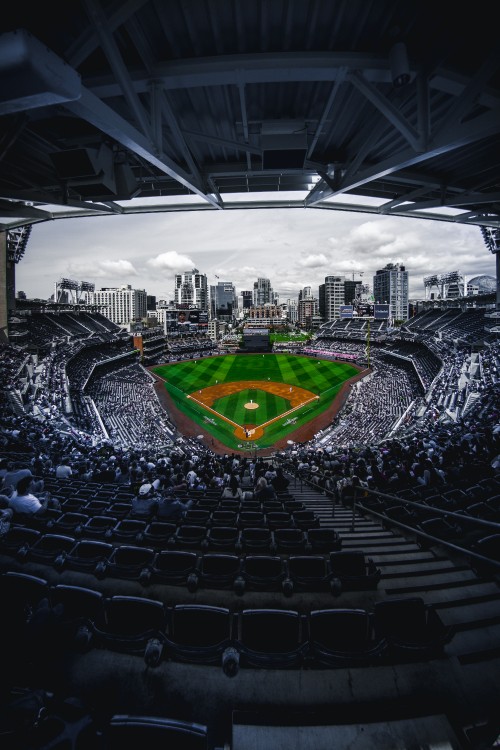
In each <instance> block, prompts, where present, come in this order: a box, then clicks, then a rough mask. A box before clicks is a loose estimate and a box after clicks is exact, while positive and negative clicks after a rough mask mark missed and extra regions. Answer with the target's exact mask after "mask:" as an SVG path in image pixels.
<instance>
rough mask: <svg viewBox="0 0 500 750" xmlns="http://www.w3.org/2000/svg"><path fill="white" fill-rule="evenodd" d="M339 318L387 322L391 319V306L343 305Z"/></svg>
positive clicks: (366, 303) (368, 304) (371, 303)
mask: <svg viewBox="0 0 500 750" xmlns="http://www.w3.org/2000/svg"><path fill="white" fill-rule="evenodd" d="M339 317H340V318H341V319H345V318H368V319H375V320H387V319H388V318H389V305H387V304H373V302H359V303H358V304H356V305H341V306H340V308H339Z"/></svg>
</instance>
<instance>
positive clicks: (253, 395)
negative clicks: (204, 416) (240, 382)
mask: <svg viewBox="0 0 500 750" xmlns="http://www.w3.org/2000/svg"><path fill="white" fill-rule="evenodd" d="M252 401H253V403H256V404H258V405H259V406H258V408H257V409H247V408H246V406H245V404H248V403H250V402H252ZM212 408H213V409H215V411H218V412H219V413H220V414H224V415H225V416H226V417H227V418H228V419H231V420H232V421H233V422H236V424H240V425H242V424H247V425H248V424H252V425H261V424H264V423H265V422H269V420H270V419H274V418H275V417H277V416H278V414H283V413H284V412H285V411H288V409H290V402H289V401H287V400H286V399H284V398H280V396H275V395H274V394H273V393H267V392H266V391H260V390H256V389H255V388H245V389H244V390H243V391H239V392H238V393H233V394H232V395H231V396H225V397H224V398H219V399H217V401H216V402H215V403H214V405H213V407H212Z"/></svg>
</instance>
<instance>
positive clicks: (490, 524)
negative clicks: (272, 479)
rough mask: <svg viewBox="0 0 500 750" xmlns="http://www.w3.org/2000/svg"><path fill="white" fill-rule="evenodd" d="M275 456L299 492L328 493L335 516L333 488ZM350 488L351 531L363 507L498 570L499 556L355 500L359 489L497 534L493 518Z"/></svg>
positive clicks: (499, 528) (499, 526) (498, 526)
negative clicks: (310, 489) (478, 516)
mask: <svg viewBox="0 0 500 750" xmlns="http://www.w3.org/2000/svg"><path fill="white" fill-rule="evenodd" d="M275 460H280V461H281V462H282V463H283V468H284V470H286V471H287V472H288V473H289V474H292V475H293V476H294V478H295V487H297V483H299V485H300V492H302V490H303V485H304V484H307V485H308V486H309V487H311V488H312V489H314V490H316V491H317V492H323V493H325V495H326V496H328V497H330V498H331V499H332V518H335V505H336V503H337V502H339V499H338V497H337V493H336V491H331V490H326V489H325V488H322V487H319V486H318V485H317V484H315V483H314V482H312V481H310V480H309V479H308V478H307V477H304V476H300V475H297V473H296V472H295V471H294V469H293V467H291V466H290V464H289V463H288V462H287V461H286V460H284V459H283V458H282V457H280V456H275ZM352 489H353V495H352V508H351V510H352V516H351V531H352V532H353V531H355V530H356V516H357V514H356V510H357V509H358V508H360V509H362V510H363V512H364V513H369V514H370V515H372V516H375V517H376V518H380V519H382V520H383V521H384V522H386V523H388V524H390V525H391V526H396V527H397V528H400V529H402V530H404V531H406V532H409V533H411V534H412V535H413V536H416V537H417V538H418V539H425V540H426V541H428V542H432V543H433V544H439V545H441V546H443V547H446V548H447V549H449V550H452V551H453V552H457V553H459V554H460V555H462V556H465V557H467V558H469V559H471V558H472V559H474V560H477V561H479V562H482V563H487V564H488V565H490V566H492V567H494V568H497V569H498V571H499V572H500V560H495V559H493V558H491V557H485V556H484V555H480V554H479V553H477V552H474V551H473V550H471V549H469V548H468V547H461V546H460V545H458V544H455V543H454V542H450V541H448V540H446V539H443V538H442V537H438V536H433V535H432V534H427V533H426V532H425V531H423V530H422V529H419V528H418V527H415V526H410V525H408V524H405V523H403V522H402V521H398V520H396V519H394V518H391V517H390V516H387V515H385V514H384V513H383V512H381V511H377V510H374V509H373V508H370V507H369V506H367V505H363V503H362V502H360V500H359V496H360V494H361V493H362V494H363V495H364V496H366V495H373V496H374V497H379V498H381V499H383V500H390V501H391V502H392V503H398V504H400V505H401V506H402V507H405V508H414V509H416V510H424V511H426V512H429V511H432V513H433V514H436V515H438V516H442V517H443V518H447V519H449V518H453V519H455V520H456V521H457V522H460V524H463V523H464V522H465V523H467V524H470V525H471V526H475V527H477V528H485V529H489V530H490V532H491V534H500V523H495V522H494V521H486V520H485V519H482V518H476V517H475V516H467V515H466V514H465V513H456V512H455V511H451V510H443V509H442V508H437V507H434V506H432V505H425V504H424V503H419V502H415V501H414V500H408V499H406V498H402V497H399V496H398V495H390V494H388V493H385V492H381V491H380V490H371V489H368V488H366V487H358V486H356V485H354V486H353V487H352Z"/></svg>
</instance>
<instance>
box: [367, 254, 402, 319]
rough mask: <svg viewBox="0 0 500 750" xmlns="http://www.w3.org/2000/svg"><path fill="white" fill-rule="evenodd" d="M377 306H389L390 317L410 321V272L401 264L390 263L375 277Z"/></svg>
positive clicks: (374, 292) (374, 285) (374, 294)
mask: <svg viewBox="0 0 500 750" xmlns="http://www.w3.org/2000/svg"><path fill="white" fill-rule="evenodd" d="M373 296H374V298H375V304H388V305H389V317H390V318H392V319H393V320H408V271H406V270H405V267H404V266H403V265H402V264H401V263H388V264H387V265H386V266H385V267H384V268H382V269H381V270H380V271H377V273H376V275H375V276H374V277H373Z"/></svg>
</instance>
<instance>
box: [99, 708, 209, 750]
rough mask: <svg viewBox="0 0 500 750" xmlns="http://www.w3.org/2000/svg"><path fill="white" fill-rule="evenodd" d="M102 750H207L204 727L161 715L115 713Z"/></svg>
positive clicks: (206, 735) (104, 733)
mask: <svg viewBox="0 0 500 750" xmlns="http://www.w3.org/2000/svg"><path fill="white" fill-rule="evenodd" d="M103 735H104V741H105V743H106V744H105V747H106V750H123V748H124V747H125V746H130V745H131V746H132V747H143V748H147V750H167V748H175V750H208V747H209V746H208V739H207V738H208V733H207V727H206V726H204V725H202V724H193V723H189V722H185V721H178V720H177V719H169V718H165V717H163V716H134V715H127V714H115V715H114V716H112V717H111V719H110V721H109V723H108V724H107V726H106V727H105V729H104V732H103Z"/></svg>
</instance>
